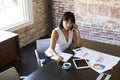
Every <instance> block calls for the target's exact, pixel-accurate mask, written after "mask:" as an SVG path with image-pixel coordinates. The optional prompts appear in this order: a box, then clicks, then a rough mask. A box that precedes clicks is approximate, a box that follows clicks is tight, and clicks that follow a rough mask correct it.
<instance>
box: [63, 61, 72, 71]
mask: <svg viewBox="0 0 120 80" xmlns="http://www.w3.org/2000/svg"><path fill="white" fill-rule="evenodd" d="M70 68H71V63H70V62H65V63H63V66H62V69H64V70H69V69H70Z"/></svg>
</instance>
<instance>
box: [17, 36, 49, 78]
mask: <svg viewBox="0 0 120 80" xmlns="http://www.w3.org/2000/svg"><path fill="white" fill-rule="evenodd" d="M42 38H49V35H45V36H44V37H42ZM35 48H36V42H35V41H34V42H32V43H30V44H29V45H27V46H25V47H23V48H21V49H20V53H21V62H20V63H19V64H17V65H16V69H17V71H18V73H19V75H20V76H27V75H29V74H31V73H32V72H33V71H35V70H36V69H37V68H38V65H37V61H36V57H35V53H34V50H35Z"/></svg>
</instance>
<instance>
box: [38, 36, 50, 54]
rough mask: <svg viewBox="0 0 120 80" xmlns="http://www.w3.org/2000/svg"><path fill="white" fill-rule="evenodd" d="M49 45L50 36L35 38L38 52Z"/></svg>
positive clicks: (43, 50) (41, 51)
mask: <svg viewBox="0 0 120 80" xmlns="http://www.w3.org/2000/svg"><path fill="white" fill-rule="evenodd" d="M49 46H50V38H46V39H39V40H36V49H37V50H38V52H40V53H44V52H45V50H47V48H48V47H49Z"/></svg>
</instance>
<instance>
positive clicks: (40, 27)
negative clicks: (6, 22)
mask: <svg viewBox="0 0 120 80" xmlns="http://www.w3.org/2000/svg"><path fill="white" fill-rule="evenodd" d="M32 2H33V3H32V5H33V17H34V24H33V25H30V26H25V27H24V28H21V29H19V30H16V31H14V32H16V33H18V34H19V42H20V47H24V46H26V45H27V44H29V43H31V42H33V41H35V40H36V39H38V38H40V37H42V36H45V35H46V34H48V32H49V27H48V24H46V23H48V18H47V15H48V13H47V6H46V0H33V1H32Z"/></svg>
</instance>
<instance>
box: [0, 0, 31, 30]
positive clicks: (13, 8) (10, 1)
mask: <svg viewBox="0 0 120 80" xmlns="http://www.w3.org/2000/svg"><path fill="white" fill-rule="evenodd" d="M28 1H31V0H0V30H2V29H9V28H11V27H15V26H18V25H21V24H24V23H26V22H28V21H29V19H30V18H29V17H30V16H31V15H29V14H28V13H29V10H28V4H29V3H28Z"/></svg>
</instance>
